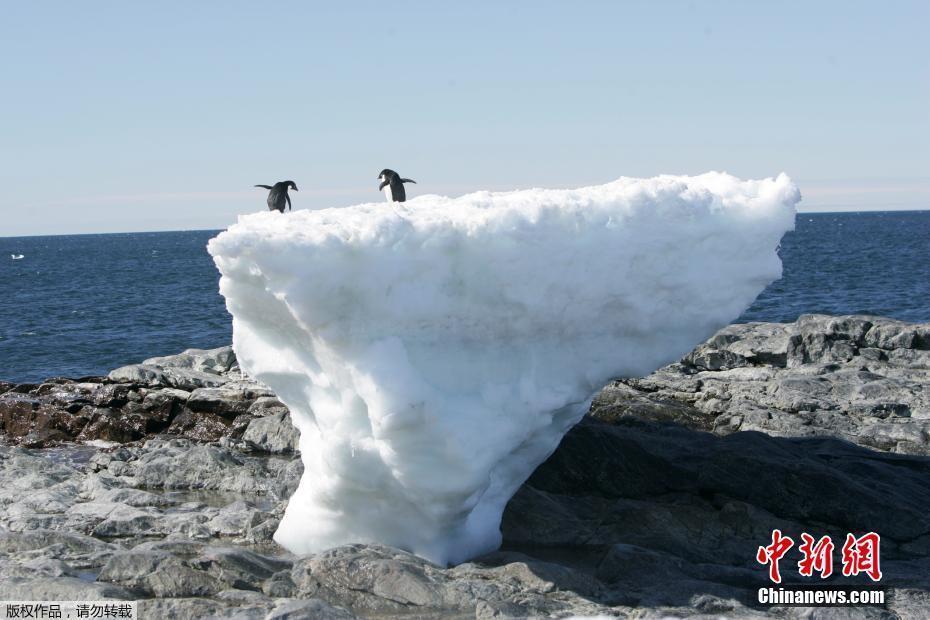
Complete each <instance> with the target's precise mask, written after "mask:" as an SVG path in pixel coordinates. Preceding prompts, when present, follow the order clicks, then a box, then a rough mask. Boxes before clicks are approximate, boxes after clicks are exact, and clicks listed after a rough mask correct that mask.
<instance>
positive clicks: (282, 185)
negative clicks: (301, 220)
mask: <svg viewBox="0 0 930 620" xmlns="http://www.w3.org/2000/svg"><path fill="white" fill-rule="evenodd" d="M255 187H264V188H265V189H268V190H271V191H270V192H268V208H269V209H271V210H272V211H280V212H281V213H284V203H285V202H287V208H288V209H290V208H291V197H290V196H288V195H287V190H288V189H292V190H294V191H295V192H296V191H297V184H296V183H294V182H293V181H279V182H278V183H275V184H274V187H272V186H271V185H256V186H255ZM291 210H293V209H291Z"/></svg>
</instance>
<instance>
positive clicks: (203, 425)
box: [167, 408, 230, 441]
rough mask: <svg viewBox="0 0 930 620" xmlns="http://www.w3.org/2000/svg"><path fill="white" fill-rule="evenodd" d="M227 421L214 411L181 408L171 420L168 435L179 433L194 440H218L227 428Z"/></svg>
mask: <svg viewBox="0 0 930 620" xmlns="http://www.w3.org/2000/svg"><path fill="white" fill-rule="evenodd" d="M229 425H230V423H229V421H228V420H226V419H225V418H223V417H222V416H219V415H217V414H215V413H208V412H206V411H191V410H190V409H187V408H183V409H181V412H180V413H179V414H178V415H177V416H175V418H174V419H173V420H172V421H171V426H169V427H168V431H167V433H168V434H169V435H179V436H181V437H186V438H188V439H193V440H195V441H218V440H219V439H220V438H221V437H223V436H225V435H226V433H227V432H228V429H229Z"/></svg>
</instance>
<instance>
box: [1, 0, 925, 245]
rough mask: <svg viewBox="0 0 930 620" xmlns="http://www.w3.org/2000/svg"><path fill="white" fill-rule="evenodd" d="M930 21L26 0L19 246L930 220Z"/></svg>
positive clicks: (8, 57) (9, 139)
mask: <svg viewBox="0 0 930 620" xmlns="http://www.w3.org/2000/svg"><path fill="white" fill-rule="evenodd" d="M927 24H930V2H922V1H919V2H868V3H866V2H827V1H824V2H775V1H768V2H736V1H733V2H728V1H710V0H708V1H706V2H578V3H568V2H459V3H440V2H371V3H369V2H353V3H309V2H294V3H286V2H272V3H261V4H259V3H234V2H196V3H190V2H183V3H182V2H159V3H124V2H86V3H74V2H18V3H8V4H6V5H5V6H4V16H3V20H2V21H0V83H2V89H0V188H2V190H0V236H14V235H27V234H66V233H84V232H110V231H134V230H183V229H195V228H222V227H224V226H225V225H227V224H228V223H230V222H232V221H234V220H235V218H236V215H237V214H240V213H246V212H249V211H255V210H260V209H264V208H265V207H264V198H265V196H264V194H263V192H262V190H258V189H252V188H251V186H252V185H253V184H255V183H272V182H274V181H278V180H283V179H293V180H295V181H296V182H297V184H298V186H299V187H300V190H301V191H300V192H299V193H298V194H296V195H295V197H294V207H295V208H322V207H330V206H342V205H347V204H353V203H357V202H363V201H367V200H380V199H381V198H380V196H379V195H378V194H377V181H376V179H375V177H376V176H377V174H378V172H379V171H380V170H381V169H382V168H384V167H391V168H394V169H396V170H398V171H399V172H401V173H402V174H403V175H404V176H408V177H412V178H413V179H416V180H417V181H418V182H419V184H418V185H416V186H412V188H413V189H412V193H413V194H414V195H416V194H417V193H441V194H449V195H457V194H462V193H465V192H468V191H473V190H476V189H511V188H518V187H531V186H543V187H570V186H576V185H581V184H592V183H601V182H606V181H609V180H611V179H614V178H616V177H619V176H623V175H626V176H652V175H655V174H660V173H700V172H704V171H707V170H726V171H728V172H730V173H732V174H736V175H738V176H742V177H763V176H771V175H774V174H777V173H779V172H781V171H785V172H787V173H788V174H790V175H791V176H792V178H794V179H795V180H796V182H797V183H798V184H799V185H800V187H801V190H802V193H803V194H804V197H805V199H804V202H803V203H802V208H803V209H805V210H830V211H833V210H844V209H852V210H859V209H901V208H911V209H913V208H930V43H928V41H930V37H927V36H926V27H927Z"/></svg>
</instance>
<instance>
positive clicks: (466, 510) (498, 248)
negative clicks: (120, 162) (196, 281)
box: [209, 173, 800, 563]
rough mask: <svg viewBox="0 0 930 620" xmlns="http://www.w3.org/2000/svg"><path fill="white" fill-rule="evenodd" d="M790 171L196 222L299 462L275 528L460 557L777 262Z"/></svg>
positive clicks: (307, 542) (250, 360) (242, 342)
mask: <svg viewBox="0 0 930 620" xmlns="http://www.w3.org/2000/svg"><path fill="white" fill-rule="evenodd" d="M799 199H800V194H799V192H798V190H797V188H796V187H795V186H794V185H793V184H792V183H791V181H790V180H789V179H788V177H787V176H785V175H780V176H779V177H778V178H776V179H764V180H759V181H740V180H738V179H736V178H735V177H732V176H729V175H726V174H721V173H708V174H705V175H701V176H696V177H676V176H661V177H656V178H653V179H630V178H622V179H619V180H617V181H614V182H612V183H609V184H606V185H601V186H596V187H588V188H582V189H575V190H526V191H515V192H503V193H488V192H478V193H474V194H469V195H467V196H462V197H460V198H455V199H452V198H445V197H440V196H421V197H418V198H416V199H414V200H411V201H410V202H407V203H405V204H403V205H398V204H395V205H392V204H386V203H373V204H363V205H357V206H354V207H347V208H344V209H327V210H323V211H297V212H294V213H291V214H287V215H284V216H282V215H281V214H279V213H272V212H265V213H259V214H254V215H248V216H244V217H241V218H240V220H239V222H238V223H237V224H235V225H233V226H231V227H230V228H229V230H227V231H225V232H223V233H221V234H220V235H219V236H217V237H216V238H215V239H213V240H211V242H210V244H209V250H210V253H211V254H212V255H213V257H214V260H215V262H216V265H217V267H218V268H219V270H220V272H221V274H222V278H221V280H220V291H221V292H222V294H223V295H224V296H225V297H226V304H227V308H228V309H229V311H230V312H231V313H232V315H233V340H234V347H235V350H236V354H237V356H238V359H239V361H240V364H241V365H242V368H243V369H244V371H245V372H247V373H248V374H249V375H251V376H252V377H255V378H256V379H258V380H260V381H262V382H264V383H266V384H267V385H269V386H270V387H271V388H272V389H274V390H275V392H276V393H277V394H278V396H279V398H280V399H281V400H282V401H283V402H284V403H285V404H287V405H288V407H290V409H291V412H292V415H293V419H294V422H295V424H296V425H297V426H298V428H299V429H300V431H301V454H302V458H303V460H304V465H305V473H304V477H303V479H302V480H301V483H300V486H299V487H298V489H297V491H296V493H295V494H294V496H293V497H292V498H291V501H290V504H289V506H288V509H287V513H286V514H285V517H284V519H283V521H282V523H281V526H280V529H279V530H278V533H277V534H276V539H277V540H278V542H280V543H281V544H282V545H284V546H285V547H287V548H288V549H290V550H292V551H295V552H298V553H302V552H313V551H318V550H320V549H323V548H327V547H331V546H334V545H338V544H343V543H351V542H380V543H385V544H390V545H394V546H399V547H403V548H406V549H409V550H411V551H413V552H414V553H417V554H419V555H421V556H423V557H426V558H428V559H430V560H433V561H436V562H439V563H446V562H453V563H454V562H459V561H462V560H465V559H468V558H469V557H473V556H475V555H478V554H480V553H483V552H486V551H490V550H492V549H494V548H496V547H497V545H498V544H499V542H500V533H499V525H500V516H501V512H502V511H503V508H504V506H505V504H506V503H507V501H508V500H509V499H510V497H511V495H512V494H513V493H514V492H515V491H516V489H517V488H518V487H519V485H520V484H521V483H522V482H523V481H524V480H525V479H526V478H527V477H528V476H529V475H530V474H531V473H532V471H533V470H534V469H535V467H536V466H537V465H538V464H539V463H540V462H542V461H543V460H544V459H545V458H546V457H547V456H548V455H549V454H550V453H551V452H552V451H553V450H554V449H555V447H556V446H557V445H558V442H559V440H560V439H561V437H562V435H563V434H564V433H565V432H566V431H567V430H568V429H569V428H570V427H571V426H572V425H573V424H574V423H575V422H577V421H578V419H580V417H581V416H582V415H584V413H585V411H586V409H587V407H588V403H589V401H590V398H591V396H592V395H593V394H594V393H595V392H596V391H597V390H598V389H599V388H601V387H602V386H603V385H604V383H606V382H607V380H608V379H610V378H612V377H615V376H637V375H643V374H647V373H649V372H651V371H652V370H654V369H655V368H657V367H659V366H660V365H662V364H664V363H667V362H669V361H671V360H672V359H675V358H676V357H678V356H680V355H682V354H684V353H686V352H687V351H688V350H690V349H691V348H692V347H693V346H694V345H695V344H697V343H698V342H700V341H702V340H704V339H705V338H707V337H708V336H709V335H711V334H712V333H713V332H714V331H715V330H716V329H718V328H719V327H721V326H723V325H725V324H727V323H729V322H730V321H731V320H732V319H734V318H735V317H736V316H738V315H739V314H740V312H742V310H744V309H745V308H746V307H747V306H748V305H749V304H750V303H751V302H752V300H753V299H754V298H755V297H756V295H757V294H758V293H759V292H760V291H761V290H762V289H763V288H764V287H765V286H766V285H767V284H768V283H769V282H771V281H772V280H774V279H776V278H778V277H779V276H780V274H781V263H780V261H779V259H778V256H777V254H776V251H775V250H776V248H777V245H778V243H779V241H780V239H781V237H782V235H783V234H784V232H785V231H787V230H790V229H791V228H792V227H793V224H794V205H795V204H796V203H797V202H798V200H799Z"/></svg>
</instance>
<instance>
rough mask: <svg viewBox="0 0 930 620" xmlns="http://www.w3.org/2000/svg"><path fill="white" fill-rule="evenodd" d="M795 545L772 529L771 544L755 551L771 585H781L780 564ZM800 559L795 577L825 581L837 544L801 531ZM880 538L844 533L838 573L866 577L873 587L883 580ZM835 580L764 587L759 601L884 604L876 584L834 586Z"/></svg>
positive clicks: (814, 605) (846, 575)
mask: <svg viewBox="0 0 930 620" xmlns="http://www.w3.org/2000/svg"><path fill="white" fill-rule="evenodd" d="M794 546H795V541H794V539H792V538H791V537H790V536H785V535H784V534H782V532H781V530H777V529H776V530H772V541H771V542H770V543H769V544H768V545H766V546H764V547H759V550H758V551H757V552H756V561H757V562H758V563H759V564H762V565H763V566H768V571H769V580H770V581H772V583H774V584H781V581H782V573H781V566H780V562H781V560H782V559H783V558H784V557H785V555H786V554H787V553H788V552H789V551H790V550H791V549H792V548H793V547H794ZM797 548H798V551H800V552H801V559H800V560H798V562H797V567H798V574H800V575H801V576H802V577H814V576H815V574H816V575H818V576H819V577H820V579H827V578H828V577H830V576H831V575H833V574H834V566H833V559H834V557H833V556H834V550H835V549H836V545H835V544H834V543H833V539H832V538H831V537H830V536H822V537H820V538H819V539H815V538H814V537H813V536H811V535H810V534H808V533H807V532H804V533H802V534H801V544H800V545H798V547H797ZM880 556H881V536H879V535H878V534H876V533H875V532H868V533H866V534H863V535H862V536H856V535H854V534H846V540H845V542H844V543H843V546H842V548H841V549H840V562H841V566H840V568H839V570H838V572H837V574H838V575H840V574H841V575H842V576H843V577H858V576H859V575H863V576H865V577H868V578H869V579H870V580H871V581H872V583H873V584H877V583H879V582H880V581H881V579H882V568H881V557H880ZM835 582H836V580H834V581H833V582H831V583H830V584H829V585H817V584H816V582H815V583H814V584H805V583H796V584H792V585H791V586H790V587H789V586H787V585H786V586H784V587H774V586H765V587H762V588H759V592H758V602H759V603H761V604H763V605H794V606H805V607H808V606H813V607H818V606H822V607H830V606H854V605H884V604H885V591H884V590H883V589H881V588H880V587H879V586H877V585H848V584H837V583H835Z"/></svg>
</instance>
